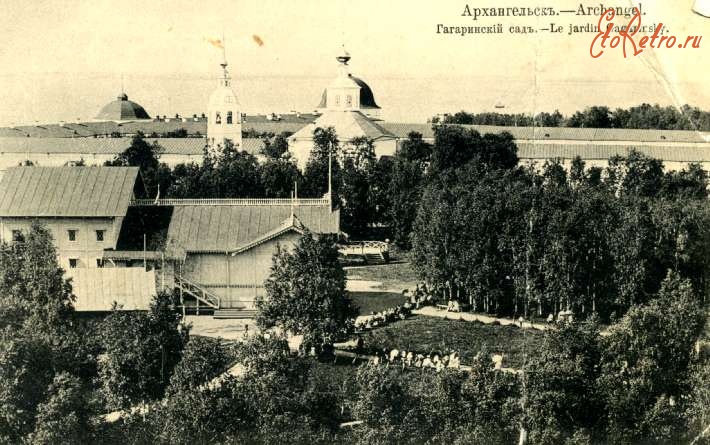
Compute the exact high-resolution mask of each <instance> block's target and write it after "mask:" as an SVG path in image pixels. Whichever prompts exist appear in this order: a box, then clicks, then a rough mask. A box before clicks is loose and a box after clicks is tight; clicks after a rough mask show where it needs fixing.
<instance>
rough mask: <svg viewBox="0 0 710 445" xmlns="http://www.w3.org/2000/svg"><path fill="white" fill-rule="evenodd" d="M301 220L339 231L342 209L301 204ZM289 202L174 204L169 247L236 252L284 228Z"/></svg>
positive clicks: (298, 209)
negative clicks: (262, 203) (279, 203)
mask: <svg viewBox="0 0 710 445" xmlns="http://www.w3.org/2000/svg"><path fill="white" fill-rule="evenodd" d="M294 214H295V216H296V217H297V218H298V220H299V221H300V222H301V223H302V224H303V225H304V226H305V227H306V228H308V229H309V230H311V231H312V232H314V233H338V232H339V230H340V212H339V211H338V210H336V211H331V210H330V208H329V207H328V206H300V207H296V209H295V211H294ZM290 216H291V206H287V205H220V206H207V205H205V206H197V205H196V206H175V208H174V210H173V215H172V219H171V221H170V227H169V228H168V239H167V248H168V250H173V249H175V250H182V251H187V252H233V251H235V250H238V249H240V248H242V247H244V246H246V245H248V244H250V243H252V242H254V241H255V240H258V239H259V238H261V237H263V236H265V235H267V234H269V233H270V232H272V231H274V230H275V229H277V228H279V227H282V226H283V225H284V222H285V221H287V220H288V218H290Z"/></svg>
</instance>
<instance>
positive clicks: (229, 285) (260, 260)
mask: <svg viewBox="0 0 710 445" xmlns="http://www.w3.org/2000/svg"><path fill="white" fill-rule="evenodd" d="M299 238H300V235H298V234H297V233H293V232H291V233H286V234H283V235H281V236H280V237H278V238H276V239H273V240H270V241H267V242H266V243H264V244H261V245H259V246H257V247H254V248H253V249H249V250H247V251H245V252H242V253H240V254H238V255H235V256H232V255H229V254H227V253H188V255H187V259H186V260H185V264H184V265H183V268H182V273H183V275H184V276H185V277H186V278H188V279H189V280H192V281H194V282H196V283H198V284H199V285H201V286H203V287H204V288H205V289H207V290H209V291H211V292H213V293H214V294H215V295H218V296H219V297H220V306H221V307H222V308H240V307H248V308H251V307H253V304H254V299H255V298H256V297H257V296H259V295H264V281H265V280H266V278H268V276H269V272H270V270H271V260H272V257H273V255H274V253H275V252H276V246H277V245H280V246H281V248H282V249H289V250H290V249H292V248H293V247H294V246H295V245H296V243H297V242H298V240H299Z"/></svg>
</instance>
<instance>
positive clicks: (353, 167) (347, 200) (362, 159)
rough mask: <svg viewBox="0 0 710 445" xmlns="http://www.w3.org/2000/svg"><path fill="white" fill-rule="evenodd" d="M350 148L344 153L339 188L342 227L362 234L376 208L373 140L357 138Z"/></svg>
mask: <svg viewBox="0 0 710 445" xmlns="http://www.w3.org/2000/svg"><path fill="white" fill-rule="evenodd" d="M347 147H348V150H347V151H346V152H345V153H343V166H342V170H341V173H340V179H341V181H342V183H341V184H340V188H339V193H340V198H341V201H342V213H343V226H344V227H345V230H346V231H348V232H351V233H358V234H362V233H364V232H365V229H366V228H367V225H368V223H370V222H372V219H373V216H374V214H375V211H376V209H375V206H374V204H375V203H374V202H373V200H372V193H371V191H370V190H371V187H372V186H373V176H374V172H375V166H376V160H375V149H374V141H373V140H372V139H368V138H365V137H360V138H355V139H353V140H351V141H350V143H349V144H348V145H347Z"/></svg>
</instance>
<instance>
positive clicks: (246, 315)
mask: <svg viewBox="0 0 710 445" xmlns="http://www.w3.org/2000/svg"><path fill="white" fill-rule="evenodd" d="M256 313H257V312H256V309H239V308H238V309H219V310H216V311H214V313H213V314H212V318H215V319H218V320H226V319H232V320H245V319H253V318H256Z"/></svg>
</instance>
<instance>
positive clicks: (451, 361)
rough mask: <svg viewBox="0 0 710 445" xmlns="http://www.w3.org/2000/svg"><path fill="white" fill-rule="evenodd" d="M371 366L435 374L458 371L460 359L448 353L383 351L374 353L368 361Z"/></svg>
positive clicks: (452, 353) (454, 354)
mask: <svg viewBox="0 0 710 445" xmlns="http://www.w3.org/2000/svg"><path fill="white" fill-rule="evenodd" d="M370 363H371V364H373V365H381V364H384V365H385V366H398V365H401V366H402V368H407V367H413V368H431V369H435V370H436V372H440V371H441V370H442V369H444V368H453V369H459V367H460V366H461V358H460V357H459V353H458V352H450V353H449V354H441V355H440V354H438V353H434V352H432V353H429V354H427V355H424V354H421V353H417V352H414V351H406V350H401V351H400V350H398V349H396V348H395V349H390V350H387V349H383V350H381V351H376V353H375V355H374V357H373V358H372V360H371V361H370Z"/></svg>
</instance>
